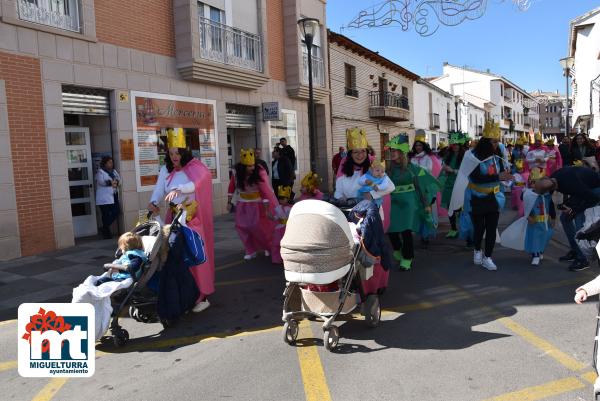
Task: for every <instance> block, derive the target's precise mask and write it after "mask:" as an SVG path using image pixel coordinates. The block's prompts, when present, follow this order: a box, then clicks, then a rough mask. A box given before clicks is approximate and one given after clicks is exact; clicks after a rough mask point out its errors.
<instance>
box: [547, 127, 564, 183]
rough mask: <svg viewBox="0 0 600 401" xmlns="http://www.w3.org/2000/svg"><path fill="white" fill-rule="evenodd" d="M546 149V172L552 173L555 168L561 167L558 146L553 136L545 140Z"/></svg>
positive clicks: (561, 162) (561, 161)
mask: <svg viewBox="0 0 600 401" xmlns="http://www.w3.org/2000/svg"><path fill="white" fill-rule="evenodd" d="M546 149H547V151H546V152H547V155H548V163H547V164H546V174H547V175H548V176H550V175H552V173H554V172H555V171H556V170H558V169H559V168H562V166H563V160H562V156H561V154H560V152H559V151H558V147H556V145H555V144H554V137H551V138H550V139H548V140H547V141H546Z"/></svg>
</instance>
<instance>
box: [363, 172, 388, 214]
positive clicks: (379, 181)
mask: <svg viewBox="0 0 600 401" xmlns="http://www.w3.org/2000/svg"><path fill="white" fill-rule="evenodd" d="M386 177H387V176H386V175H384V176H383V177H373V176H372V175H371V173H370V172H369V171H367V172H366V173H365V174H364V175H363V176H362V177H360V179H359V180H358V183H359V184H360V185H362V186H361V187H360V188H359V189H358V194H357V195H356V197H357V198H358V199H362V198H363V195H364V194H366V193H367V194H368V193H370V192H371V191H373V185H377V186H378V187H380V186H381V185H382V184H383V182H384V181H385V179H386ZM367 180H370V181H371V182H372V185H367V183H366V181H367ZM373 202H375V204H376V205H377V207H381V205H382V204H383V198H378V199H373Z"/></svg>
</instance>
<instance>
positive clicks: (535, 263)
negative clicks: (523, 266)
mask: <svg viewBox="0 0 600 401" xmlns="http://www.w3.org/2000/svg"><path fill="white" fill-rule="evenodd" d="M539 265H540V257H539V256H534V257H533V258H532V259H531V266H539Z"/></svg>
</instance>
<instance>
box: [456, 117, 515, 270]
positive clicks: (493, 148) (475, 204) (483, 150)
mask: <svg viewBox="0 0 600 401" xmlns="http://www.w3.org/2000/svg"><path fill="white" fill-rule="evenodd" d="M500 140H501V133H500V126H499V124H497V123H494V122H493V121H488V122H486V124H485V128H484V131H483V137H482V138H481V140H480V141H479V143H478V144H477V146H476V147H475V149H473V150H472V151H468V152H466V153H465V156H464V158H463V162H462V163H461V165H460V168H459V170H458V175H457V177H456V183H455V185H454V188H453V190H452V197H451V199H450V207H449V209H448V213H453V212H454V210H459V209H460V208H463V206H464V208H463V214H462V216H465V217H470V219H471V222H472V226H473V242H474V248H475V250H474V253H473V262H474V263H475V264H476V265H481V266H483V267H484V268H485V269H487V270H496V269H497V267H496V264H495V263H494V261H493V260H492V253H493V252H494V245H495V243H496V230H497V228H498V219H499V218H500V211H501V210H502V209H503V208H504V202H505V198H504V193H503V192H502V191H501V190H500V187H501V183H500V181H510V180H512V179H513V177H512V176H511V175H510V174H509V172H508V163H507V162H506V160H505V158H504V155H503V154H502V151H501V148H500V146H499V143H500ZM461 221H462V220H461ZM462 229H463V227H462V224H461V230H462ZM484 234H485V248H484V249H483V250H482V247H481V243H482V241H483V237H484Z"/></svg>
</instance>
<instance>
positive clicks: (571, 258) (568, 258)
mask: <svg viewBox="0 0 600 401" xmlns="http://www.w3.org/2000/svg"><path fill="white" fill-rule="evenodd" d="M576 257H577V254H576V253H575V252H573V251H569V252H567V254H566V255H564V256H561V257H560V258H558V260H560V261H561V262H573V261H574V260H575V259H576Z"/></svg>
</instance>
